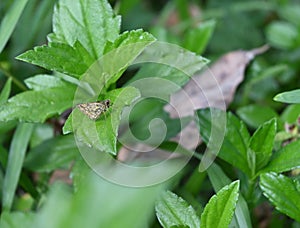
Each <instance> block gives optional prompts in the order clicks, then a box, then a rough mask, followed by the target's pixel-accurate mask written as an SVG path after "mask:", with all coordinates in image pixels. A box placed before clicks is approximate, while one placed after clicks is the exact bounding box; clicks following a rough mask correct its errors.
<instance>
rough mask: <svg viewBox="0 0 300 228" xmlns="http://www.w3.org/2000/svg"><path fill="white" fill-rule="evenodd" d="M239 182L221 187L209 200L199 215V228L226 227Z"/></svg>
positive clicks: (236, 198)
mask: <svg viewBox="0 0 300 228" xmlns="http://www.w3.org/2000/svg"><path fill="white" fill-rule="evenodd" d="M239 186H240V182H239V181H234V182H232V183H231V184H230V185H226V186H225V187H223V188H222V189H221V190H220V191H219V192H218V193H217V194H216V195H214V196H213V197H211V198H210V200H209V202H208V203H207V205H206V206H205V208H204V211H203V213H202V215H201V228H203V227H204V228H205V227H228V226H229V224H230V222H231V220H232V216H233V213H234V210H235V206H236V202H237V200H238V196H239V192H238V191H239Z"/></svg>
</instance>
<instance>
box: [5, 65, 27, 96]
mask: <svg viewBox="0 0 300 228" xmlns="http://www.w3.org/2000/svg"><path fill="white" fill-rule="evenodd" d="M0 70H1V71H2V72H3V74H4V75H5V76H6V77H7V78H11V79H12V81H13V82H14V83H15V84H16V86H18V87H19V88H20V89H21V90H23V91H26V90H27V88H26V86H25V85H24V84H23V83H22V82H21V81H19V80H18V79H17V78H15V77H14V76H13V75H12V74H11V73H9V72H8V71H7V70H5V69H4V68H3V67H2V65H1V64H0Z"/></svg>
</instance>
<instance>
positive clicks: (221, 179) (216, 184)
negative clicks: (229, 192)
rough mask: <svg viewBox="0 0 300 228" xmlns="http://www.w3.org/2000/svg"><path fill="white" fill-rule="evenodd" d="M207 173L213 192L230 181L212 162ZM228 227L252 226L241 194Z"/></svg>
mask: <svg viewBox="0 0 300 228" xmlns="http://www.w3.org/2000/svg"><path fill="white" fill-rule="evenodd" d="M207 174H208V177H209V180H210V182H211V183H212V186H213V188H214V191H215V192H218V191H219V190H220V189H221V188H223V187H224V186H225V185H229V184H230V183H231V180H230V179H229V178H228V177H227V176H226V174H225V173H224V171H223V170H222V169H221V168H220V167H219V166H218V165H217V164H216V163H213V164H212V165H211V166H210V167H209V168H208V169H207ZM230 227H252V225H251V219H250V212H249V208H248V205H247V203H246V201H245V199H244V198H243V196H242V195H240V196H239V199H238V201H237V204H236V209H235V213H234V217H233V219H232V222H231V224H230Z"/></svg>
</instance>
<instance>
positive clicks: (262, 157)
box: [249, 119, 276, 171]
mask: <svg viewBox="0 0 300 228" xmlns="http://www.w3.org/2000/svg"><path fill="white" fill-rule="evenodd" d="M275 134H276V120H275V119H272V120H270V121H268V122H266V123H264V124H263V125H261V126H260V127H259V128H258V129H257V130H256V131H255V132H254V134H253V136H252V137H251V140H250V145H249V148H250V149H251V150H252V151H253V152H254V153H255V166H256V167H255V169H256V171H259V170H260V169H261V168H263V167H264V166H265V165H266V164H267V163H268V162H269V160H270V158H271V156H272V149H273V144H274V139H275Z"/></svg>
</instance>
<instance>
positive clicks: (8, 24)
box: [0, 0, 28, 53]
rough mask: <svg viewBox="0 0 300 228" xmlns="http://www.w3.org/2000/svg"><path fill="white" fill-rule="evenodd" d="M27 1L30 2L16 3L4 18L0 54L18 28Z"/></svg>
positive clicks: (0, 35)
mask: <svg viewBox="0 0 300 228" xmlns="http://www.w3.org/2000/svg"><path fill="white" fill-rule="evenodd" d="M27 1H28V0H19V1H14V3H13V4H12V6H11V8H10V9H9V11H8V12H7V14H6V15H5V16H4V18H3V20H2V23H1V25H0V53H1V52H2V50H3V48H4V47H5V44H6V42H7V41H8V39H9V37H10V35H11V34H12V32H13V30H14V28H15V27H16V24H17V22H18V20H19V18H20V16H21V14H22V11H23V9H24V7H25V6H26V3H27Z"/></svg>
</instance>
